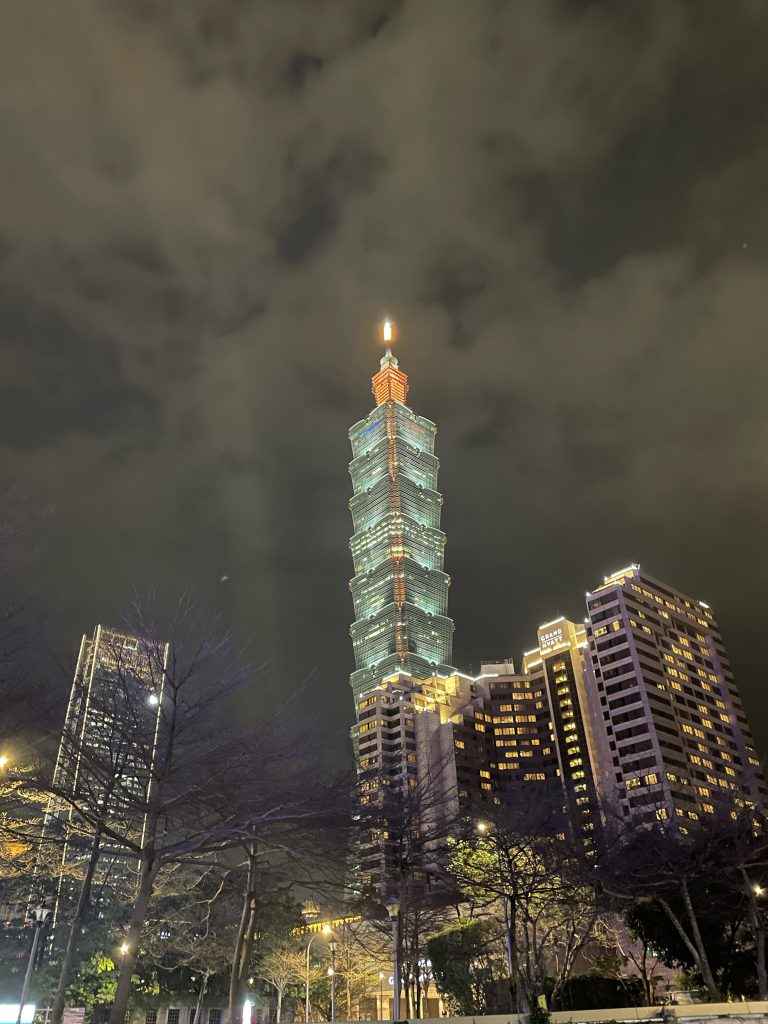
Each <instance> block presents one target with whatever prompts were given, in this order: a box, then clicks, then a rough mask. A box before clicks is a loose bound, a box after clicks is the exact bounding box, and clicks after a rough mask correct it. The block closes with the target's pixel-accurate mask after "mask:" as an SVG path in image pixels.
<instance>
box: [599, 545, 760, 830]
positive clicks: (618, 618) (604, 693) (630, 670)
mask: <svg viewBox="0 0 768 1024" xmlns="http://www.w3.org/2000/svg"><path fill="white" fill-rule="evenodd" d="M587 609H588V612H589V621H588V624H587V636H588V639H589V657H588V659H587V671H588V675H589V685H590V689H591V691H592V693H591V696H592V700H593V701H594V702H595V706H596V707H598V708H599V709H600V717H601V718H602V729H601V730H600V731H599V732H598V733H597V740H598V745H599V746H600V748H601V751H602V753H601V761H602V763H603V765H604V766H605V779H604V789H605V792H606V796H607V798H608V799H609V801H610V803H611V804H612V806H613V809H614V813H615V814H616V815H617V816H618V817H619V819H620V820H627V819H630V820H632V821H635V822H638V823H643V822H648V821H653V820H655V819H661V820H665V819H669V818H670V817H672V816H673V815H674V816H676V817H678V818H690V819H694V820H698V819H702V818H705V817H706V816H707V815H710V814H714V813H716V811H717V809H718V805H721V806H722V805H723V804H725V805H726V806H728V805H729V804H730V803H731V802H733V804H735V805H736V806H737V807H743V806H754V805H757V804H759V803H764V802H765V796H766V789H765V783H764V780H763V777H762V774H761V772H760V765H759V761H758V758H757V754H756V752H755V748H754V743H753V741H752V737H751V735H750V731H749V726H748V724H747V721H746V718H745V717H744V711H743V708H742V704H741V700H740V698H739V695H738V692H737V690H736V686H735V683H734V680H733V675H732V673H731V669H730V665H729V663H728V657H727V655H726V653H725V647H724V645H723V640H722V637H721V635H720V630H719V629H718V626H717V622H716V620H715V617H714V615H713V613H712V610H711V609H710V608H709V606H708V605H706V604H705V603H704V602H703V601H696V600H694V599H693V598H690V597H688V596H686V595H685V594H683V593H681V592H680V591H679V590H676V589H675V588H673V587H670V586H668V585H666V584H663V583H660V582H659V581H658V580H655V579H654V578H653V577H651V576H649V575H648V574H647V573H645V572H641V570H640V567H639V566H637V565H630V566H628V567H627V568H626V569H622V570H620V571H619V572H616V573H613V574H612V575H610V576H607V577H605V579H604V581H603V583H602V584H601V585H600V586H599V587H597V589H596V590H594V591H593V592H592V593H591V594H588V595H587Z"/></svg>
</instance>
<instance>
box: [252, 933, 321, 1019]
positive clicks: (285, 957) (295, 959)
mask: <svg viewBox="0 0 768 1024" xmlns="http://www.w3.org/2000/svg"><path fill="white" fill-rule="evenodd" d="M254 973H255V975H256V977H258V978H260V979H261V980H262V981H265V982H266V983H267V984H268V985H271V986H272V988H273V989H274V990H275V993H276V996H277V1011H276V1021H277V1024H280V1018H281V1016H282V1012H283V999H284V997H285V992H286V989H287V988H288V987H289V986H290V985H298V984H304V983H305V980H306V978H305V975H306V965H305V958H304V951H303V950H301V949H298V948H297V944H296V940H295V939H294V940H290V939H282V940H281V941H279V942H276V943H274V944H273V945H271V946H270V947H269V948H268V949H267V950H266V951H265V952H264V953H262V955H261V956H260V957H259V961H258V964H257V966H256V968H255V969H254ZM310 980H311V979H310Z"/></svg>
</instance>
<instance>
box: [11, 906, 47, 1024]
mask: <svg viewBox="0 0 768 1024" xmlns="http://www.w3.org/2000/svg"><path fill="white" fill-rule="evenodd" d="M50 916H51V912H50V910H46V908H45V907H35V909H34V910H33V911H32V913H31V914H30V915H29V919H30V921H31V922H32V949H31V950H30V953H29V963H28V964H27V972H26V974H25V975H24V984H23V985H22V987H21V998H20V999H19V1015H18V1017H17V1018H16V1024H21V1015H22V1013H23V1012H24V1004H25V1003H26V1001H27V993H28V992H29V983H30V981H31V980H32V971H33V970H34V969H35V957H36V956H37V946H38V943H39V942H40V932H41V931H42V929H43V927H44V925H45V924H46V923H47V921H48V918H49V917H50Z"/></svg>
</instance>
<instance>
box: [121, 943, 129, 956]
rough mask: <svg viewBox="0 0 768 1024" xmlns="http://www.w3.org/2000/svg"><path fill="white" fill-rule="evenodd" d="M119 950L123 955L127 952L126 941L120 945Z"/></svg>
mask: <svg viewBox="0 0 768 1024" xmlns="http://www.w3.org/2000/svg"><path fill="white" fill-rule="evenodd" d="M120 952H121V953H122V954H123V956H125V954H126V953H127V952H128V943H127V942H124V943H123V944H122V945H121V946H120Z"/></svg>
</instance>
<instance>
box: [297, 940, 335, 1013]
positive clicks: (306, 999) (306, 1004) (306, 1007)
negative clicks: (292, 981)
mask: <svg viewBox="0 0 768 1024" xmlns="http://www.w3.org/2000/svg"><path fill="white" fill-rule="evenodd" d="M318 934H320V935H330V934H331V926H330V925H329V924H324V925H323V927H322V930H321V931H320V932H319V933H318V932H315V934H314V935H313V936H312V937H311V938H310V940H309V942H308V943H307V977H306V988H305V990H304V991H305V995H304V1021H305V1024H309V951H310V950H311V949H312V943H313V942H314V940H315V939H316V938H317V936H318Z"/></svg>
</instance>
